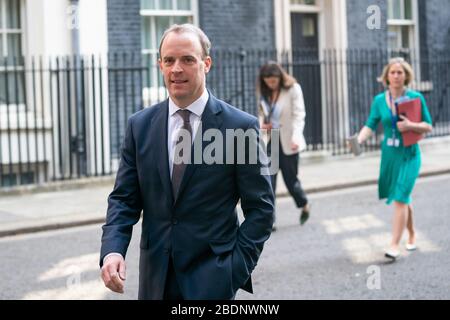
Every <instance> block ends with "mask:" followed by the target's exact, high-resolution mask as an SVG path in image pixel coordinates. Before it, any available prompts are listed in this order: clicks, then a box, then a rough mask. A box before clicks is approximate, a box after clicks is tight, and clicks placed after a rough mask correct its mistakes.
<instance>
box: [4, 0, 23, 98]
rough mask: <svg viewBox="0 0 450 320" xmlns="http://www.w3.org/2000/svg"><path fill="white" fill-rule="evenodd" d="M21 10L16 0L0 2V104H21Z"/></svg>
mask: <svg viewBox="0 0 450 320" xmlns="http://www.w3.org/2000/svg"><path fill="white" fill-rule="evenodd" d="M22 54H23V53H22V29H21V10H20V1H18V0H0V104H11V103H23V101H24V91H23V88H24V73H23V58H22Z"/></svg>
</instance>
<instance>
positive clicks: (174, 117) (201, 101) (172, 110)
mask: <svg viewBox="0 0 450 320" xmlns="http://www.w3.org/2000/svg"><path fill="white" fill-rule="evenodd" d="M208 99H209V94H208V90H206V89H205V90H204V91H203V94H202V95H201V96H200V98H198V99H197V100H195V101H194V102H192V103H191V104H190V105H188V106H187V107H186V108H184V109H185V110H189V111H191V114H190V116H189V121H190V123H191V128H192V142H194V137H195V134H196V133H197V130H198V127H199V125H200V122H201V117H202V114H203V111H204V110H205V107H206V103H207V102H208ZM180 109H181V108H180V107H178V106H177V105H176V104H175V102H173V100H172V99H171V98H169V119H168V121H167V152H168V155H169V170H170V177H172V169H173V159H174V156H175V145H176V143H177V138H178V134H179V131H180V129H181V128H182V127H183V119H182V118H181V116H180V115H178V114H177V113H176V112H177V111H178V110H180Z"/></svg>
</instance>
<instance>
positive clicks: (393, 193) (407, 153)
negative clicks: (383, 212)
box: [366, 90, 431, 204]
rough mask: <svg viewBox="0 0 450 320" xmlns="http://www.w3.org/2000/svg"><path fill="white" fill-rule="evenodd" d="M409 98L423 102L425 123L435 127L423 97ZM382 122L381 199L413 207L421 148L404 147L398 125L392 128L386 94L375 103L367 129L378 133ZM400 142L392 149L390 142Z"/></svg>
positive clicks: (416, 94) (414, 94)
mask: <svg viewBox="0 0 450 320" xmlns="http://www.w3.org/2000/svg"><path fill="white" fill-rule="evenodd" d="M405 95H406V96H408V97H410V98H420V99H421V100H422V121H424V122H427V123H429V124H430V125H431V116H430V112H429V111H428V107H427V105H426V102H425V99H424V97H423V96H422V94H421V93H419V92H417V91H413V90H407V91H406V93H405ZM380 121H381V123H382V125H383V129H384V139H383V142H382V144H381V165H380V176H379V178H378V196H379V198H380V199H387V201H386V202H387V204H390V203H391V202H392V201H397V202H401V203H405V204H409V203H411V192H412V190H413V188H414V184H415V182H416V179H417V177H418V176H419V170H420V165H421V157H420V148H419V145H418V144H417V143H416V144H414V145H411V146H408V147H404V146H403V140H402V135H401V133H400V131H398V129H397V126H396V125H395V127H394V129H393V128H392V117H391V111H390V108H389V106H388V104H387V102H386V96H385V92H383V93H380V94H378V95H377V96H376V97H375V98H374V99H373V102H372V106H371V109H370V115H369V119H367V122H366V126H367V127H369V128H370V129H372V130H373V131H375V130H376V128H377V126H378V123H379V122H380ZM393 131H394V132H395V137H396V138H397V139H399V140H400V145H399V146H398V147H394V146H388V144H387V140H388V139H389V138H392V137H393Z"/></svg>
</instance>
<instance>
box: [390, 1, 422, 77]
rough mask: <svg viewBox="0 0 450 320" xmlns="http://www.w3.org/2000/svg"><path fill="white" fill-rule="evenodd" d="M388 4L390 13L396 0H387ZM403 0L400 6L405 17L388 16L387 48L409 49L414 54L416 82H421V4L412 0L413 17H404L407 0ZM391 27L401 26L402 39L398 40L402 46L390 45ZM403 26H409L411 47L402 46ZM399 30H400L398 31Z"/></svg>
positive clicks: (402, 15) (394, 49)
mask: <svg viewBox="0 0 450 320" xmlns="http://www.w3.org/2000/svg"><path fill="white" fill-rule="evenodd" d="M387 1H388V2H387V5H388V14H389V6H391V3H392V1H395V0H387ZM400 1H401V7H400V14H401V17H403V19H391V17H389V16H388V19H387V32H388V39H387V48H388V51H389V52H392V51H396V50H404V49H407V50H408V51H409V52H410V54H412V57H413V59H411V60H412V61H411V64H412V67H413V68H414V71H415V76H416V80H415V82H416V83H420V82H421V74H420V73H421V67H420V37H419V14H418V13H419V4H418V2H417V1H418V0H411V19H404V16H405V0H400ZM391 27H396V28H400V39H399V40H398V42H399V43H400V46H398V47H395V48H392V47H391V46H390V39H389V32H391V31H390V28H391ZM402 27H408V28H409V31H408V36H409V39H408V41H409V47H408V48H402V45H401V43H402V42H403V35H402V31H401V28H402ZM397 32H398V31H397Z"/></svg>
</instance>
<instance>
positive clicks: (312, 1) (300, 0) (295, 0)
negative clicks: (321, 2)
mask: <svg viewBox="0 0 450 320" xmlns="http://www.w3.org/2000/svg"><path fill="white" fill-rule="evenodd" d="M291 4H300V5H313V6H315V5H316V0H291Z"/></svg>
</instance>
